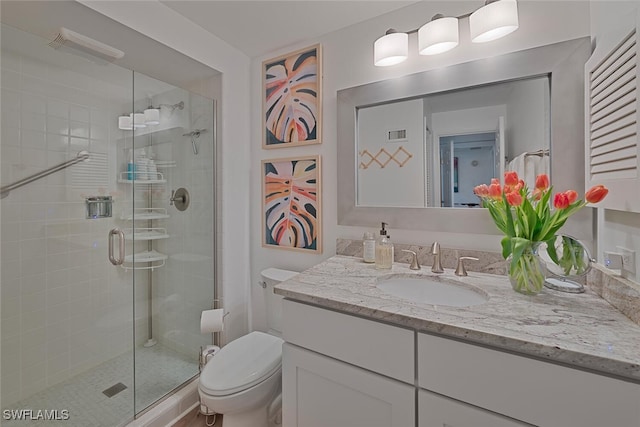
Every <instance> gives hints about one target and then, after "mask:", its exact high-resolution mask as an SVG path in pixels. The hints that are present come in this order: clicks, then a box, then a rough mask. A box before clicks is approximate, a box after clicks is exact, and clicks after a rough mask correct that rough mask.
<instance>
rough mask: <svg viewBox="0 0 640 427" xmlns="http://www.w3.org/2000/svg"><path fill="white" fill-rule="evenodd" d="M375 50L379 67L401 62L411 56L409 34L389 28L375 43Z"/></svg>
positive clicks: (375, 61)
mask: <svg viewBox="0 0 640 427" xmlns="http://www.w3.org/2000/svg"><path fill="white" fill-rule="evenodd" d="M373 52H374V54H373V56H374V64H375V65H376V66H378V67H387V66H389V65H396V64H399V63H401V62H403V61H405V60H406V59H407V58H408V57H409V34H407V33H398V32H397V31H396V30H394V29H389V30H387V32H386V34H385V35H384V36H382V37H380V38H379V39H378V40H376V42H375V43H374V44H373Z"/></svg>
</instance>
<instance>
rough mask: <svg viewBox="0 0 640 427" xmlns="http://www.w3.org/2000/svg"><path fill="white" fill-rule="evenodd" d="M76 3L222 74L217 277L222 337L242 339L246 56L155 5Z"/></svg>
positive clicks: (251, 141)
mask: <svg viewBox="0 0 640 427" xmlns="http://www.w3.org/2000/svg"><path fill="white" fill-rule="evenodd" d="M79 1H80V3H82V4H84V5H86V6H88V7H90V8H92V9H94V10H96V11H97V12H100V13H102V14H103V15H106V16H108V17H109V18H112V19H114V20H116V21H118V22H120V23H122V24H124V25H126V26H128V27H130V28H132V29H134V30H136V31H138V32H140V33H142V34H144V35H146V36H148V37H150V38H152V39H154V40H156V41H158V42H160V43H163V44H165V45H167V46H169V47H170V48H172V49H175V50H177V51H179V52H182V53H183V54H185V55H187V56H189V57H191V58H193V59H195V60H197V61H200V62H201V63H203V64H205V65H207V66H209V67H211V68H213V69H215V70H218V71H220V72H221V73H222V100H221V102H220V103H219V104H218V108H219V110H220V111H221V115H220V116H221V119H222V120H221V122H219V125H220V127H221V130H220V131H219V135H222V137H221V139H220V140H219V141H218V156H219V158H218V161H217V168H218V181H219V182H218V188H217V190H218V193H217V200H218V201H217V203H218V209H219V211H218V212H217V213H218V214H219V215H218V218H217V223H218V234H219V235H218V242H219V246H218V253H217V255H218V256H219V261H218V265H219V268H220V270H221V272H220V273H219V276H218V278H219V280H220V279H221V281H220V282H221V285H222V288H223V289H222V293H223V298H224V305H225V310H227V311H228V312H229V315H228V316H227V317H226V318H225V324H226V326H225V333H224V339H226V340H231V339H234V338H236V337H238V336H241V335H243V334H245V333H246V332H247V331H248V321H247V319H248V316H249V313H248V301H249V293H248V286H249V282H250V280H252V279H253V277H251V275H250V274H249V270H248V269H247V268H246V265H247V263H248V260H249V230H248V224H249V215H250V206H249V192H248V191H246V189H248V188H249V182H250V181H249V175H250V169H251V163H250V158H251V156H250V150H251V147H252V146H257V147H259V146H260V144H259V139H256V138H252V135H250V130H249V126H247V118H248V117H249V109H248V106H249V105H250V101H251V100H250V98H249V88H248V82H249V66H250V61H249V58H248V57H247V56H246V55H244V54H243V53H241V52H240V51H238V50H237V49H235V48H233V47H231V46H230V45H229V44H227V43H225V42H224V41H222V40H220V39H219V38H217V37H215V36H214V35H212V34H211V33H208V32H207V31H205V30H204V29H202V28H201V27H199V26H197V25H194V24H193V22H191V21H189V20H187V19H186V18H184V17H183V16H182V15H180V14H178V13H177V12H175V11H173V10H172V9H169V8H168V7H166V6H164V5H163V4H161V3H160V2H156V1H127V2H120V1H117V2H107V1H91V0H79ZM256 144H257V145H256ZM254 282H255V281H254Z"/></svg>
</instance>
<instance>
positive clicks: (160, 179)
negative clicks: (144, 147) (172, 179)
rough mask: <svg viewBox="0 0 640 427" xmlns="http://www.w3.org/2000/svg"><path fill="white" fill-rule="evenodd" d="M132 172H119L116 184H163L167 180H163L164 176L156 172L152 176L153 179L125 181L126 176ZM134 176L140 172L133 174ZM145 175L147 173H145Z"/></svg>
mask: <svg viewBox="0 0 640 427" xmlns="http://www.w3.org/2000/svg"><path fill="white" fill-rule="evenodd" d="M130 173H132V172H127V171H124V172H120V176H119V177H118V182H119V183H120V184H133V183H136V184H143V185H144V184H165V183H166V182H167V180H166V179H165V178H164V175H163V174H162V173H161V172H157V173H154V174H153V175H155V176H156V178H155V179H127V178H128V177H127V175H128V174H130ZM133 173H134V174H139V173H142V172H133ZM145 173H147V172H145Z"/></svg>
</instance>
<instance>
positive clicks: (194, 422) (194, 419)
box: [172, 408, 222, 427]
mask: <svg viewBox="0 0 640 427" xmlns="http://www.w3.org/2000/svg"><path fill="white" fill-rule="evenodd" d="M208 421H209V423H211V422H212V421H213V417H211V416H210V417H209V419H208ZM172 427H210V426H207V417H205V416H204V415H202V414H201V413H200V411H199V410H198V408H196V409H194V410H193V411H191V412H190V413H189V414H187V415H185V416H184V417H183V418H182V419H181V420H180V421H178V422H177V423H175V424H174V425H173V426H172ZM213 427H222V415H221V414H218V415H217V418H216V422H215V424H213Z"/></svg>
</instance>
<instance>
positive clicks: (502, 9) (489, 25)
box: [469, 0, 518, 43]
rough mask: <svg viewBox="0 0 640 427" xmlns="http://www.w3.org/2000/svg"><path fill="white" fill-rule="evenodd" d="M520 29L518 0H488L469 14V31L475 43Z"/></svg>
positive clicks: (497, 37)
mask: <svg viewBox="0 0 640 427" xmlns="http://www.w3.org/2000/svg"><path fill="white" fill-rule="evenodd" d="M517 29H518V4H517V3H516V0H499V1H495V0H494V1H491V0H487V2H486V3H485V5H484V6H482V7H481V8H480V9H478V10H476V11H475V12H473V13H472V14H471V15H470V16H469V32H470V34H471V41H472V42H473V43H485V42H490V41H493V40H497V39H499V38H500V37H504V36H506V35H507V34H510V33H512V32H514V31H515V30H517Z"/></svg>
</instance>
